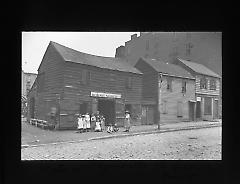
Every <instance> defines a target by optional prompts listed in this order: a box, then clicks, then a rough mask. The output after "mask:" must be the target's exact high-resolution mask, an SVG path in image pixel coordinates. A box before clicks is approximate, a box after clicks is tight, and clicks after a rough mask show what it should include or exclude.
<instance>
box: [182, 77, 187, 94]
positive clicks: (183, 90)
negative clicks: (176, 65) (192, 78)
mask: <svg viewBox="0 0 240 184" xmlns="http://www.w3.org/2000/svg"><path fill="white" fill-rule="evenodd" d="M186 91H187V82H186V81H184V80H183V81H182V93H186Z"/></svg>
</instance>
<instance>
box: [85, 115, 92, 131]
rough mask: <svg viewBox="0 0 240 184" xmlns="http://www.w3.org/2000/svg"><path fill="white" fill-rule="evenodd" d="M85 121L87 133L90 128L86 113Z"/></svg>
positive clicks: (88, 117) (88, 116)
mask: <svg viewBox="0 0 240 184" xmlns="http://www.w3.org/2000/svg"><path fill="white" fill-rule="evenodd" d="M85 121H86V128H87V132H89V131H90V128H91V126H90V115H89V114H88V113H87V114H86V115H85Z"/></svg>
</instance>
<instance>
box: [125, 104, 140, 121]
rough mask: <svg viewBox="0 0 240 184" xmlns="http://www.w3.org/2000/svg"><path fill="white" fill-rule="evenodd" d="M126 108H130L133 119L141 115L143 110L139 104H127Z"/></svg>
mask: <svg viewBox="0 0 240 184" xmlns="http://www.w3.org/2000/svg"><path fill="white" fill-rule="evenodd" d="M125 110H128V111H129V112H130V114H131V118H132V119H133V120H137V119H139V118H140V117H141V114H142V110H141V105H139V104H125Z"/></svg>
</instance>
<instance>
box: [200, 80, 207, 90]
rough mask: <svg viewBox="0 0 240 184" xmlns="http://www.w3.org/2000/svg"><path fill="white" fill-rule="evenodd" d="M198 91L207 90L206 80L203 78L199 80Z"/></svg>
mask: <svg viewBox="0 0 240 184" xmlns="http://www.w3.org/2000/svg"><path fill="white" fill-rule="evenodd" d="M200 89H207V79H206V78H205V77H202V78H201V79H200Z"/></svg>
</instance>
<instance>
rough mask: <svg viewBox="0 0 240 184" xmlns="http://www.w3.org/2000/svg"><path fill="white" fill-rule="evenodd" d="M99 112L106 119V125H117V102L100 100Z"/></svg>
mask: <svg viewBox="0 0 240 184" xmlns="http://www.w3.org/2000/svg"><path fill="white" fill-rule="evenodd" d="M98 111H99V113H100V114H101V115H103V116H104V117H105V125H109V124H113V123H115V101H114V100H106V99H98Z"/></svg>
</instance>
